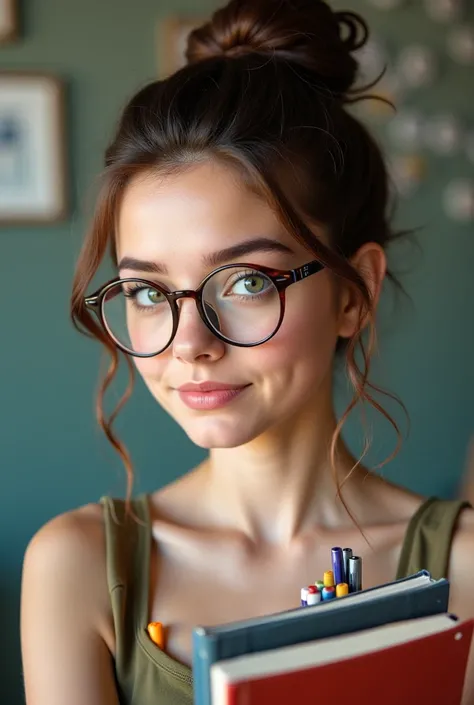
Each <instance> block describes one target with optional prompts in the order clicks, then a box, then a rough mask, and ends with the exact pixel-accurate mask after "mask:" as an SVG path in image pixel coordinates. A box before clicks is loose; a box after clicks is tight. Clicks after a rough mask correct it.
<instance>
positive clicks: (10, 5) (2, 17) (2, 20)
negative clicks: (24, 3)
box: [0, 0, 18, 44]
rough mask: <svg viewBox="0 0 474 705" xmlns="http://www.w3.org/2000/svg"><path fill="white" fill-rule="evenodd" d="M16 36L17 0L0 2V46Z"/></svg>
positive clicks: (0, 0)
mask: <svg viewBox="0 0 474 705" xmlns="http://www.w3.org/2000/svg"><path fill="white" fill-rule="evenodd" d="M17 35H18V0H0V44H4V43H5V44H6V43H7V42H11V41H12V40H13V39H15V38H16V37H17Z"/></svg>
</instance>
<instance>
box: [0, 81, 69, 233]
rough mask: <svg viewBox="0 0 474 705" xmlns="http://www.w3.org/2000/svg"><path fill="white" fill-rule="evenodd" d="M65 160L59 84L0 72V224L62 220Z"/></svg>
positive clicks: (61, 98)
mask: <svg viewBox="0 0 474 705" xmlns="http://www.w3.org/2000/svg"><path fill="white" fill-rule="evenodd" d="M65 161H66V160H65V125H64V90H63V85H62V83H61V81H60V80H59V79H57V78H56V77H54V76H51V75H49V74H30V73H15V72H5V71H0V224H1V225H4V224H15V223H48V222H49V223H50V222H55V221H59V220H62V219H64V218H65V216H66V191H67V189H66V178H67V177H66V166H65Z"/></svg>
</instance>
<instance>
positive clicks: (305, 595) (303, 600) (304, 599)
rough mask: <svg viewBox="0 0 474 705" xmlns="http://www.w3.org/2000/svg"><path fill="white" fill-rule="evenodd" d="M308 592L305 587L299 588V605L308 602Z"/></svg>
mask: <svg viewBox="0 0 474 705" xmlns="http://www.w3.org/2000/svg"><path fill="white" fill-rule="evenodd" d="M308 593H309V590H308V588H307V587H304V588H301V607H306V606H307V604H308Z"/></svg>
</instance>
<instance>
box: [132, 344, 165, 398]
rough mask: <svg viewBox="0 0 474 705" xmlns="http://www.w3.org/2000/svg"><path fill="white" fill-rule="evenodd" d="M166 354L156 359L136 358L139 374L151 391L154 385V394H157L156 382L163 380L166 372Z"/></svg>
mask: <svg viewBox="0 0 474 705" xmlns="http://www.w3.org/2000/svg"><path fill="white" fill-rule="evenodd" d="M165 358H166V353H165V354H162V355H157V356H156V357H149V358H140V357H135V358H134V363H135V367H136V369H137V372H138V374H139V375H140V376H141V377H142V379H143V381H144V382H145V384H146V386H147V387H148V388H149V389H151V386H152V385H153V393H154V394H155V386H156V381H157V380H159V379H161V377H162V376H163V373H164V371H165V368H166V365H167V362H166V359H165Z"/></svg>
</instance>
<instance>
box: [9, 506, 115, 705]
mask: <svg viewBox="0 0 474 705" xmlns="http://www.w3.org/2000/svg"><path fill="white" fill-rule="evenodd" d="M100 517H101V515H100V508H97V507H93V506H91V507H84V508H81V509H79V510H77V511H74V512H70V513H68V514H64V515H62V516H60V517H57V518H56V519H53V520H52V521H50V522H49V523H48V524H46V525H45V526H44V527H43V528H42V529H40V531H39V532H38V533H37V534H36V535H35V536H34V537H33V539H32V541H31V542H30V544H29V546H28V549H27V551H26V554H25V560H24V565H23V582H22V596H21V646H22V658H23V674H24V681H25V692H26V703H27V705H64V704H65V703H67V704H68V705H84V703H87V705H118V696H117V691H116V688H115V681H114V674H113V667H112V656H111V653H110V650H109V648H108V646H107V644H106V642H105V639H104V635H105V634H106V633H107V618H108V614H109V612H110V607H109V600H108V591H107V584H106V566H105V548H104V533H103V528H102V525H101V520H100Z"/></svg>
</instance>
